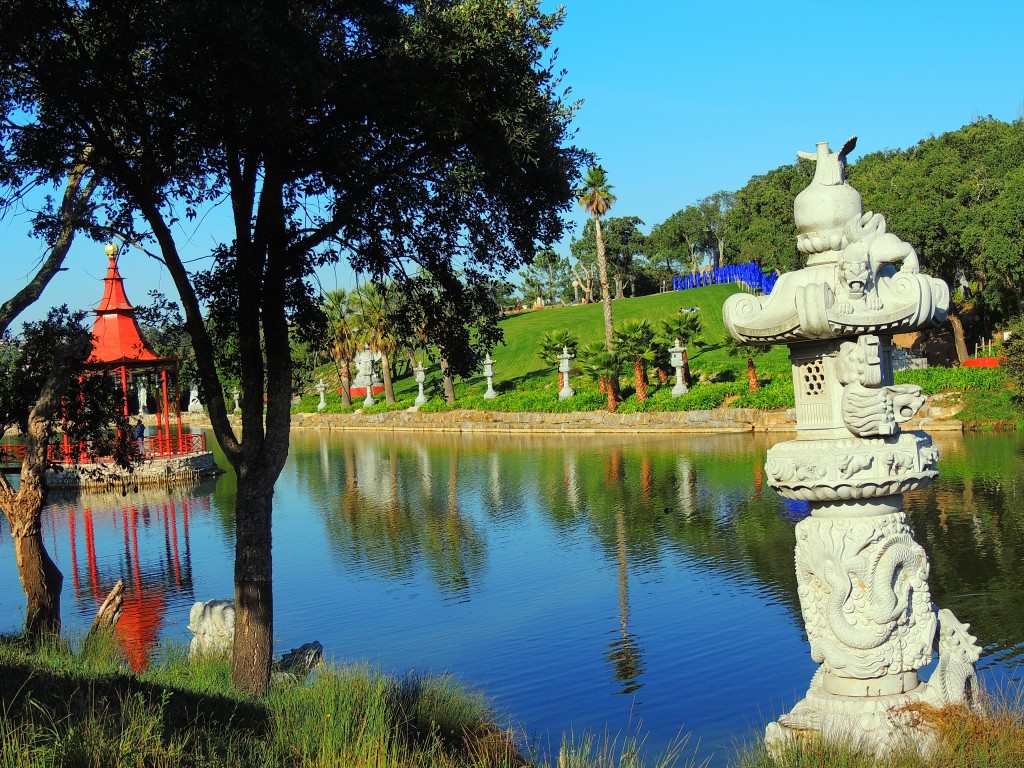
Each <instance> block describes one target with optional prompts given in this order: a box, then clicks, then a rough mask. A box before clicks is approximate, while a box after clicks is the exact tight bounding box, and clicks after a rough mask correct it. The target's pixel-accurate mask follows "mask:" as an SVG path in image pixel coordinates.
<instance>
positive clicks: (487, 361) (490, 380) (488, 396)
mask: <svg viewBox="0 0 1024 768" xmlns="http://www.w3.org/2000/svg"><path fill="white" fill-rule="evenodd" d="M484 376H485V377H486V379H487V391H486V392H484V400H493V399H494V398H496V397H497V396H498V393H497V392H495V391H494V361H493V360H492V359H491V355H490V353H489V352H488V353H487V357H485V358H484Z"/></svg>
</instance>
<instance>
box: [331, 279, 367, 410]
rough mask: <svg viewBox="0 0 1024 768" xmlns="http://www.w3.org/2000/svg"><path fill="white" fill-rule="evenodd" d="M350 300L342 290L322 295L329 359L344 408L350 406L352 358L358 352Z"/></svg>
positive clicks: (357, 340)
mask: <svg viewBox="0 0 1024 768" xmlns="http://www.w3.org/2000/svg"><path fill="white" fill-rule="evenodd" d="M351 300H352V296H351V295H350V294H349V293H348V291H346V290H345V289H344V288H338V289H337V290H335V291H328V292H327V293H326V294H325V295H324V313H325V314H326V315H327V333H328V341H329V343H330V346H331V357H333V358H334V365H335V366H336V367H337V370H338V379H339V381H340V382H341V404H342V406H344V407H346V408H347V407H349V406H350V405H352V358H354V357H355V356H356V353H357V352H358V351H359V339H358V338H356V329H355V326H354V324H353V313H352V301H351Z"/></svg>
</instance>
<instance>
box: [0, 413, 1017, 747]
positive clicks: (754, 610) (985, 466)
mask: <svg viewBox="0 0 1024 768" xmlns="http://www.w3.org/2000/svg"><path fill="white" fill-rule="evenodd" d="M787 437H788V436H774V435H772V436H764V435H718V436H710V435H676V436H657V435H649V434H639V435H637V434H631V435H623V436H610V435H608V436H600V435H597V436H595V435H588V436H580V435H575V436H527V435H508V434H503V435H447V434H429V433H427V434H424V433H414V434H413V433H410V434H396V435H391V434H381V433H370V432H354V433H343V432H337V431H336V432H313V431H305V432H297V433H294V434H293V436H292V448H291V452H290V455H289V459H288V464H287V466H286V468H285V470H284V473H283V474H282V476H281V479H280V481H279V482H278V484H277V489H276V493H275V512H274V514H275V519H274V574H275V575H274V589H275V604H276V614H275V636H276V638H277V642H278V652H279V653H280V652H281V651H283V650H287V649H288V648H291V647H294V646H297V645H300V644H302V643H304V642H307V641H310V640H319V641H320V642H322V643H323V645H324V647H325V649H326V655H327V656H328V658H334V659H336V660H338V661H354V660H368V661H370V662H371V663H373V664H375V665H378V666H379V667H381V668H382V669H384V670H387V671H390V672H395V673H399V674H400V673H403V672H406V671H408V670H418V671H430V672H445V671H448V672H451V673H452V674H454V675H455V676H456V677H458V678H459V679H461V680H463V681H465V682H467V683H468V684H470V685H472V686H474V687H476V688H480V689H483V690H484V691H485V692H486V693H487V694H488V695H489V696H490V697H491V698H492V699H493V700H494V703H495V706H496V707H497V708H498V711H499V712H500V713H502V717H503V718H504V720H505V721H509V722H511V721H514V722H515V723H517V724H518V725H520V726H521V727H522V729H523V731H524V733H525V735H526V737H527V738H528V739H529V740H530V741H531V743H533V744H534V745H535V746H537V747H538V748H541V749H547V748H549V746H555V747H556V748H557V744H558V742H559V740H560V738H561V734H562V733H568V732H570V731H573V732H575V733H576V734H577V735H578V734H580V733H582V732H583V731H586V730H590V731H596V732H598V733H604V732H606V731H607V732H609V733H611V734H615V733H626V732H629V731H635V730H636V729H637V728H639V729H640V730H641V731H642V732H644V733H647V734H648V744H647V746H648V749H650V750H653V751H654V752H655V753H656V752H657V751H658V750H659V749H661V748H663V747H664V745H666V744H667V743H668V742H670V741H671V740H672V739H673V738H674V737H675V736H676V735H677V734H680V733H689V734H691V741H690V746H691V749H692V748H693V746H694V745H696V744H697V741H698V740H699V754H700V755H701V756H702V757H711V758H712V764H714V765H720V764H723V763H724V762H725V760H726V759H727V758H728V757H729V756H730V755H731V754H732V752H733V749H734V744H735V743H736V742H737V741H741V740H745V739H748V738H749V737H750V736H751V734H754V733H760V732H762V731H763V727H764V723H765V722H766V721H768V720H770V719H772V718H773V717H775V716H777V715H778V714H780V713H782V712H783V711H785V710H786V709H788V708H789V707H790V706H791V705H792V704H793V703H795V702H796V701H797V700H798V699H799V698H801V697H802V696H803V694H804V692H805V691H806V688H807V685H808V683H809V682H810V678H811V675H812V674H813V672H814V668H815V665H814V664H813V662H812V661H811V659H810V655H809V649H808V645H807V641H806V637H805V635H804V632H803V624H802V621H801V619H800V612H799V603H798V598H797V591H796V577H795V574H794V566H793V548H794V534H793V528H794V525H795V523H796V522H797V521H798V520H799V519H800V518H801V517H803V516H804V515H806V514H807V509H806V506H805V505H803V504H799V503H794V502H787V501H785V500H783V499H780V498H779V497H778V496H777V495H776V494H775V493H774V492H773V491H772V490H771V489H770V488H769V487H768V485H767V483H766V482H765V480H764V474H763V463H764V455H765V451H766V450H767V448H768V446H769V445H770V444H771V442H774V441H777V440H783V439H787ZM935 441H936V444H937V445H938V447H939V450H940V453H941V458H940V462H939V468H940V471H941V476H940V478H939V480H938V481H936V482H935V483H934V484H933V485H932V486H931V487H930V488H927V489H924V490H921V491H917V492H915V493H912V494H909V495H908V496H907V512H908V515H909V518H910V521H911V524H912V526H913V527H914V530H915V531H916V534H917V538H918V540H919V541H920V542H921V544H922V545H923V546H924V548H925V550H926V551H927V552H928V555H929V557H930V558H931V566H932V575H931V579H930V584H931V589H932V597H933V600H934V601H935V603H936V604H937V605H938V606H940V607H947V608H951V609H952V610H953V611H954V612H955V613H956V614H957V616H958V617H959V618H960V619H961V620H963V621H967V622H970V624H971V626H972V632H973V633H974V634H976V635H977V636H978V642H979V644H980V645H982V646H983V647H984V648H985V653H984V655H983V657H982V659H981V662H980V663H979V668H980V671H981V675H982V678H983V680H984V681H985V682H986V683H987V684H988V685H989V687H990V688H993V687H994V688H1000V689H1007V688H1008V689H1009V690H1010V691H1011V692H1013V691H1019V690H1020V688H1021V682H1022V679H1024V667H1022V658H1024V611H1022V610H1021V606H1022V605H1024V471H1022V469H1024V440H1022V439H1021V438H1019V437H1017V436H1016V435H978V436H976V435H967V436H963V437H961V436H960V435H949V436H947V435H943V434H939V435H936V436H935ZM212 442H213V441H212V440H211V443H212ZM219 463H220V464H221V466H223V467H225V468H226V467H227V464H226V462H224V461H223V459H222V458H221V459H219ZM234 493H235V480H234V476H233V475H232V474H231V473H228V474H227V475H224V476H222V477H221V478H219V479H218V480H216V481H211V482H208V483H206V484H204V485H201V486H198V487H196V488H192V489H189V490H188V491H182V490H174V489H172V490H170V491H168V490H166V489H161V490H156V491H154V490H149V491H145V492H142V493H138V494H129V495H127V496H120V495H113V496H111V495H96V494H93V495H88V494H87V495H82V496H77V497H54V498H52V500H51V503H50V505H49V507H48V509H47V512H46V515H45V519H44V530H45V532H46V533H45V539H46V544H47V547H48V548H49V549H50V552H51V555H52V556H53V557H54V559H55V560H56V562H57V564H58V565H59V567H60V568H61V570H62V571H63V573H64V576H65V581H64V585H65V586H64V594H63V614H64V620H65V624H66V625H68V626H69V627H70V628H72V629H73V628H83V627H87V626H88V624H89V623H90V622H91V620H92V617H93V615H94V614H95V611H96V608H97V606H98V604H99V602H100V601H102V599H103V597H104V596H105V595H106V593H107V591H108V590H109V588H110V587H111V586H112V584H113V583H114V582H115V581H116V580H117V579H119V578H122V579H124V580H125V584H126V587H127V589H126V599H125V610H124V614H123V618H122V620H121V624H120V627H119V632H120V635H121V639H122V642H123V644H124V645H125V648H126V651H127V653H128V657H129V660H130V661H131V662H132V663H133V664H134V665H136V666H141V665H144V664H145V663H146V661H147V659H148V654H149V653H150V651H151V649H152V647H153V645H154V643H155V642H156V641H157V640H158V639H160V638H171V639H173V640H177V641H180V642H187V641H188V639H189V637H190V635H189V633H188V631H187V630H186V625H187V623H188V612H189V608H190V607H191V605H192V603H193V602H194V601H196V600H208V599H211V598H226V597H231V596H232V594H233V587H232V553H233V515H234V509H233V503H234ZM23 613H24V599H23V596H22V594H21V590H20V586H19V583H18V578H17V571H16V569H15V565H14V557H13V547H12V545H11V540H10V535H9V531H8V528H7V525H6V521H4V522H3V523H2V525H0V620H2V628H3V630H5V631H15V630H17V629H18V627H19V624H20V623H21V622H22V619H23Z"/></svg>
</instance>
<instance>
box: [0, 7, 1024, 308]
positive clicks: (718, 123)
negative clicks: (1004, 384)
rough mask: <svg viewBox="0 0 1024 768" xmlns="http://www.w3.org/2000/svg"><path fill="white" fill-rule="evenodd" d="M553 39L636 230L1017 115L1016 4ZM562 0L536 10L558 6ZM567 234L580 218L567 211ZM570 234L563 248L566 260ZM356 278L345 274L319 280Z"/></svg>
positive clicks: (129, 273)
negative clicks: (696, 205) (770, 174)
mask: <svg viewBox="0 0 1024 768" xmlns="http://www.w3.org/2000/svg"><path fill="white" fill-rule="evenodd" d="M561 4H562V5H564V6H565V9H566V19H565V24H564V26H563V27H562V29H560V30H559V31H558V32H557V33H556V36H555V41H554V44H555V47H557V48H558V49H559V57H558V64H559V65H560V66H561V67H564V68H565V69H566V70H568V74H567V75H566V77H565V81H564V83H565V85H567V86H570V87H571V88H572V94H571V96H570V98H571V99H582V100H583V104H582V106H581V107H580V110H579V112H578V114H577V117H576V121H575V124H576V126H577V128H578V134H577V136H576V143H577V144H579V145H581V146H583V147H586V148H588V149H590V150H591V151H593V152H594V153H595V154H596V155H597V157H598V159H599V161H600V162H601V164H602V165H603V166H604V167H605V169H606V170H607V172H608V176H609V180H610V181H611V183H612V184H613V185H614V187H615V189H614V192H615V194H616V195H617V197H618V201H617V203H616V205H615V207H614V208H613V210H612V215H619V216H626V215H636V216H639V217H640V218H641V219H643V220H644V222H646V227H645V231H649V228H650V227H651V226H653V225H654V224H657V223H659V222H661V221H663V220H664V219H665V218H667V217H668V216H669V215H671V214H672V213H673V212H675V211H677V210H679V209H680V208H683V207H685V206H686V205H689V204H690V203H693V202H695V201H697V200H699V199H700V198H702V197H704V196H705V195H708V194H711V193H713V192H716V191H718V190H720V189H726V190H735V189H738V188H740V187H742V186H743V185H744V184H745V183H746V182H747V180H748V179H749V178H750V177H751V176H752V175H756V174H760V173H764V172H766V171H769V170H771V169H772V168H776V167H778V166H780V165H783V164H786V163H790V162H793V160H794V158H795V155H796V151H797V150H798V149H804V150H812V149H813V148H814V145H815V143H816V142H818V141H828V142H830V143H831V144H832V146H833V148H837V147H838V146H839V145H841V144H842V142H843V141H844V140H845V139H846V138H847V137H849V136H850V135H852V134H857V135H858V136H859V141H858V145H857V150H856V151H855V152H854V154H853V157H854V159H856V158H857V157H859V156H860V155H861V154H864V153H868V152H874V151H877V150H881V149H895V148H901V149H902V148H906V147H909V146H912V145H913V144H916V143H917V142H918V141H920V140H921V139H923V138H926V137H928V136H930V135H935V134H941V133H944V132H946V131H951V130H956V129H957V128H959V127H960V126H962V125H964V124H966V123H969V122H971V121H972V120H973V119H975V118H977V117H979V116H984V115H992V116H993V117H996V118H999V119H1001V120H1006V121H1012V120H1016V119H1018V118H1020V117H1021V116H1022V114H1024V76H1022V75H1024V45H1022V43H1021V34H1022V32H1024V4H1021V3H1016V2H1009V1H1007V2H976V3H953V2H946V1H945V0H941V1H933V2H902V3H899V2H890V3H883V2H859V3H831V2H815V3H812V2H775V3H771V2H764V3H754V2H728V1H724V2H723V1H719V2H714V1H712V2H689V1H687V0H643V1H641V0H633V1H632V2H630V0H562V3H561ZM558 5H559V3H557V2H545V5H544V7H545V9H547V10H552V9H554V8H555V7H557V6H558ZM571 217H572V220H573V221H574V222H576V224H577V232H578V231H579V227H580V226H581V225H582V222H583V221H584V214H583V213H582V212H581V211H579V210H578V209H574V210H573V212H572V214H571ZM25 229H26V222H25V220H24V219H15V220H12V221H8V222H3V223H0V236H2V241H3V243H4V251H5V254H6V256H5V263H6V265H7V266H8V269H7V270H5V272H6V275H7V281H6V282H7V287H6V289H5V291H3V292H2V294H3V295H2V296H0V298H2V299H6V298H7V297H8V296H9V295H10V294H11V293H13V291H14V290H16V288H17V287H19V286H20V285H21V284H23V283H24V281H25V280H26V279H27V277H28V275H29V274H30V272H31V270H32V267H33V265H34V264H36V263H37V261H38V259H39V257H40V254H41V252H42V249H41V246H40V245H39V244H38V243H37V242H36V241H32V240H28V239H26V238H25V237H24V236H23V233H24V231H25ZM179 235H180V236H181V237H182V241H183V242H185V243H186V245H185V246H184V247H183V250H184V251H185V252H186V253H189V254H191V256H192V257H194V258H197V259H198V258H201V257H203V256H205V255H206V254H207V253H209V249H210V246H211V243H212V240H213V237H212V234H211V231H210V229H209V228H205V229H199V230H197V231H185V230H181V231H180V232H179ZM568 243H569V239H568V237H567V238H566V239H565V241H564V242H563V243H562V244H560V245H559V250H561V251H563V252H564V253H565V254H566V255H568ZM121 266H122V273H123V274H124V276H125V278H126V288H127V290H128V292H129V296H130V297H131V298H132V299H133V300H134V301H135V302H136V303H142V302H143V301H144V300H145V297H146V292H147V291H148V290H149V289H150V288H158V289H160V290H162V291H164V292H165V293H167V294H168V296H171V297H173V295H174V289H173V285H172V284H171V281H170V279H169V277H168V276H167V275H166V274H165V273H163V272H162V269H161V268H160V267H159V265H157V264H156V263H155V262H152V260H149V259H146V258H145V257H143V256H141V255H139V254H126V255H125V256H124V258H123V259H122V262H121ZM105 267H106V258H105V257H104V255H103V250H102V247H100V246H98V245H96V244H93V243H87V242H85V241H81V242H79V243H78V244H77V245H76V246H75V248H74V250H73V252H72V254H71V256H70V258H69V260H68V262H67V268H68V269H67V271H66V272H65V273H63V274H62V275H60V276H58V277H57V278H56V279H55V281H54V283H53V284H52V285H51V286H50V287H49V288H48V289H47V291H46V293H44V295H43V299H42V301H41V302H40V305H39V307H37V308H36V309H33V310H31V311H30V312H29V313H26V318H27V319H32V318H35V317H38V316H40V315H42V314H43V313H44V311H45V307H48V306H51V305H54V304H59V303H62V302H68V303H69V304H70V305H72V306H74V307H78V308H91V307H93V306H95V304H96V303H97V302H98V301H99V297H100V286H99V282H98V281H99V280H101V279H102V277H103V274H104V272H105ZM320 278H321V282H322V284H323V285H324V287H325V288H326V289H330V288H334V287H336V286H337V285H342V286H351V285H352V283H353V275H352V274H351V272H350V271H349V270H347V269H345V268H344V267H341V266H339V267H337V268H334V269H328V270H325V271H323V272H321V274H320Z"/></svg>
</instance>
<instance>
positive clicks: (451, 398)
mask: <svg viewBox="0 0 1024 768" xmlns="http://www.w3.org/2000/svg"><path fill="white" fill-rule="evenodd" d="M441 380H442V381H443V382H444V401H445V402H446V403H448V405H455V379H454V378H452V374H451V371H450V370H449V368H448V360H447V359H446V358H443V357H442V358H441Z"/></svg>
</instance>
